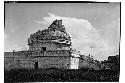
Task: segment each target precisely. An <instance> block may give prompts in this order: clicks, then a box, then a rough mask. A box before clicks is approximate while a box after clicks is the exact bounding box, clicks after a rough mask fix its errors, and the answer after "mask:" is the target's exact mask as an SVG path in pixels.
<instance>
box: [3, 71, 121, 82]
mask: <svg viewBox="0 0 125 83" xmlns="http://www.w3.org/2000/svg"><path fill="white" fill-rule="evenodd" d="M4 81H5V82H118V81H119V73H118V72H116V71H110V70H99V71H96V70H88V69H78V70H62V69H37V70H27V69H20V70H11V71H4Z"/></svg>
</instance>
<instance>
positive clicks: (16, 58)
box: [4, 50, 70, 70]
mask: <svg viewBox="0 0 125 83" xmlns="http://www.w3.org/2000/svg"><path fill="white" fill-rule="evenodd" d="M35 62H37V63H38V68H50V67H57V68H66V69H67V68H69V65H70V53H69V51H66V50H62V51H59V50H58V51H46V52H37V51H36V52H35V51H34V52H31V51H24V52H21V51H19V52H5V53H4V67H5V70H6V69H7V70H8V69H16V68H19V69H25V68H26V69H34V68H35Z"/></svg>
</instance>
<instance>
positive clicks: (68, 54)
mask: <svg viewBox="0 0 125 83" xmlns="http://www.w3.org/2000/svg"><path fill="white" fill-rule="evenodd" d="M28 46H29V50H28V51H18V52H5V53H4V67H5V70H6V69H7V70H9V69H38V68H52V67H54V68H61V69H78V68H82V67H88V66H89V67H90V65H89V64H90V63H89V62H88V61H87V60H81V59H80V57H79V56H80V55H78V54H73V52H72V49H71V47H70V46H71V37H70V36H69V34H68V33H67V32H66V30H65V27H64V25H62V20H55V21H54V22H53V23H52V24H51V25H50V26H49V27H48V29H44V30H42V31H40V30H38V31H37V32H36V33H33V34H31V35H30V37H29V38H28ZM91 67H97V66H95V65H92V64H91ZM95 69H96V68H95Z"/></svg>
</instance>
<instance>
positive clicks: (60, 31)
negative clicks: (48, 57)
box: [28, 20, 71, 51]
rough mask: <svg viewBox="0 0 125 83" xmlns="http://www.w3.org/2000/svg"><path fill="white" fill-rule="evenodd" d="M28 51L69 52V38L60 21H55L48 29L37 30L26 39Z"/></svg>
mask: <svg viewBox="0 0 125 83" xmlns="http://www.w3.org/2000/svg"><path fill="white" fill-rule="evenodd" d="M28 45H29V50H30V51H47V50H70V46H71V37H70V36H69V34H68V33H67V32H66V30H65V27H64V25H62V20H55V21H53V23H52V24H51V25H50V26H49V27H48V29H44V30H42V31H41V30H38V31H37V32H36V33H33V34H31V35H30V38H28Z"/></svg>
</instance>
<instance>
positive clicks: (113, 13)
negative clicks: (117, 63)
mask: <svg viewBox="0 0 125 83" xmlns="http://www.w3.org/2000/svg"><path fill="white" fill-rule="evenodd" d="M55 19H59V20H60V19H62V21H63V25H64V26H65V28H66V31H67V32H68V33H69V34H70V36H71V37H72V39H71V40H72V48H73V49H77V50H78V51H80V52H81V53H82V54H84V55H88V54H91V55H92V56H93V58H94V59H96V60H99V61H101V60H105V59H107V57H108V56H114V55H116V54H119V42H120V3H6V4H5V30H4V51H5V52H9V51H13V50H15V51H20V50H28V45H27V40H28V37H29V36H30V34H32V33H34V32H36V31H38V30H43V29H45V28H47V27H48V26H49V25H50V24H51V23H52V22H53V21H54V20H55Z"/></svg>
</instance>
